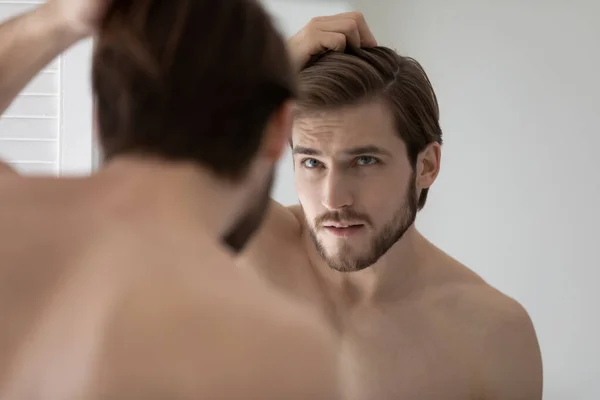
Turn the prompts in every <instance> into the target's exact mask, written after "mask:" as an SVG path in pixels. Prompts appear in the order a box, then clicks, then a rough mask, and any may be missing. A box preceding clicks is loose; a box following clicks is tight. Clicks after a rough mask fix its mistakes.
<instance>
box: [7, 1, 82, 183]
mask: <svg viewBox="0 0 600 400" xmlns="http://www.w3.org/2000/svg"><path fill="white" fill-rule="evenodd" d="M43 2H44V1H26V0H11V1H6V0H0V21H5V20H7V19H9V18H11V17H13V16H16V15H19V14H22V13H23V12H25V11H27V10H30V9H31V8H32V7H37V6H39V5H40V4H41V3H43ZM90 51H91V45H90V43H82V44H80V45H77V46H76V47H75V48H73V49H71V50H69V52H67V53H65V54H64V55H62V56H60V57H58V58H57V59H56V60H54V61H53V62H51V63H50V64H49V65H48V66H47V67H46V68H44V70H42V71H41V72H40V73H39V74H38V75H37V76H36V77H35V78H34V79H33V81H32V82H31V83H30V84H29V85H28V86H27V87H26V88H25V89H24V90H23V92H21V94H20V95H19V96H18V97H17V98H16V99H15V101H14V102H13V104H12V105H11V106H10V107H9V109H8V110H7V111H6V112H5V114H4V115H3V116H2V117H1V118H0V159H1V160H3V161H5V162H8V163H9V164H10V165H12V166H13V167H15V168H16V169H17V170H19V171H20V172H22V173H24V174H35V175H38V174H41V175H76V174H87V173H89V172H90V170H91V166H92V111H91V91H90V90H89V65H90Z"/></svg>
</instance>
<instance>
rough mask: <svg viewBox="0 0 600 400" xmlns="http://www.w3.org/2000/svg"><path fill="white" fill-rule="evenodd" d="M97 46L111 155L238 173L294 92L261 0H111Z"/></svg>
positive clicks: (103, 137) (105, 139)
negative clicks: (258, 1) (133, 155)
mask: <svg viewBox="0 0 600 400" xmlns="http://www.w3.org/2000/svg"><path fill="white" fill-rule="evenodd" d="M95 46H96V47H95V52H94V59H93V72H92V81H93V90H94V94H95V97H96V107H97V109H96V112H97V122H98V128H99V132H98V134H99V139H100V143H101V145H102V149H103V153H104V156H105V158H106V160H110V159H112V158H114V157H116V156H120V155H130V154H136V155H144V156H155V157H160V158H163V159H166V160H171V161H192V162H196V163H198V164H199V165H202V166H204V167H205V168H207V169H209V170H211V171H212V172H213V173H216V174H217V175H218V176H220V177H222V178H227V179H232V180H236V179H239V178H241V177H243V176H244V173H245V172H246V171H247V169H248V167H249V164H250V163H251V161H252V160H253V158H254V157H255V156H256V155H257V152H258V149H259V146H260V144H261V139H262V136H263V132H264V128H265V125H266V123H267V121H268V119H269V117H270V116H271V115H272V114H273V113H274V112H275V111H277V110H278V109H279V108H280V107H281V106H282V105H283V103H284V102H285V101H286V100H287V99H289V98H291V97H293V96H294V94H295V76H294V73H293V70H292V68H291V65H290V62H289V59H288V55H287V51H286V47H285V42H284V40H283V39H282V38H281V36H280V35H279V34H278V32H277V30H276V28H275V27H274V25H273V24H272V22H271V20H270V18H269V16H268V15H267V14H266V12H265V11H264V10H263V9H262V7H261V6H260V5H259V4H258V3H257V2H256V1H254V0H114V1H113V2H112V4H111V7H110V9H109V10H108V13H107V15H106V17H105V19H104V21H103V23H102V25H101V29H100V32H99V35H98V37H97V39H96V44H95Z"/></svg>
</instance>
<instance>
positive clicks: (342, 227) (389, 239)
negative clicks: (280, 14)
mask: <svg viewBox="0 0 600 400" xmlns="http://www.w3.org/2000/svg"><path fill="white" fill-rule="evenodd" d="M441 143H442V131H441V129H440V125H439V111H438V104H437V99H436V96H435V94H434V91H433V88H432V86H431V83H430V81H429V79H428V77H427V75H426V74H425V72H424V70H423V68H422V67H421V66H420V65H419V63H417V62H416V61H415V60H413V59H411V58H407V57H402V56H400V55H398V54H397V53H396V52H394V51H393V50H390V49H388V48H384V47H377V48H371V49H361V50H357V49H347V50H346V52H345V53H339V52H328V53H326V54H324V55H323V56H321V57H319V58H318V59H316V60H315V61H314V63H312V64H311V65H309V66H308V67H307V68H306V69H305V70H304V71H302V73H301V75H300V79H299V99H298V104H297V111H296V116H295V122H294V129H293V134H292V148H293V154H294V168H295V180H296V190H297V192H298V196H299V199H300V203H301V204H302V207H303V209H304V214H305V216H306V220H307V221H306V222H307V225H308V228H309V231H310V233H311V236H312V238H313V240H314V242H315V245H316V247H317V250H319V252H320V253H321V256H322V257H323V258H324V260H325V261H326V262H327V263H328V264H329V265H330V266H331V267H332V268H335V269H337V270H340V271H357V270H361V269H364V268H366V267H368V266H371V265H373V264H374V263H375V262H377V260H379V258H380V257H381V256H383V255H384V254H385V253H386V252H387V251H388V250H389V249H390V248H391V247H392V246H393V245H394V244H395V243H396V242H398V241H399V240H400V239H401V238H402V237H403V235H404V234H405V233H406V231H407V230H408V229H409V228H410V227H411V226H412V225H413V223H414V221H415V218H416V215H417V212H418V211H419V210H420V209H422V208H423V207H424V206H425V203H426V200H427V194H428V190H429V187H430V186H431V185H432V184H433V182H434V180H435V178H436V176H437V174H438V171H439V164H440V146H441Z"/></svg>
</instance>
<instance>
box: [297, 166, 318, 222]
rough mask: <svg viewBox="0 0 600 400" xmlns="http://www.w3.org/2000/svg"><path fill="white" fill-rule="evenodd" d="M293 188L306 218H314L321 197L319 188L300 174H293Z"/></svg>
mask: <svg viewBox="0 0 600 400" xmlns="http://www.w3.org/2000/svg"><path fill="white" fill-rule="evenodd" d="M295 187H296V194H297V195H298V200H299V201H300V204H301V205H302V209H303V210H304V214H305V215H306V216H307V218H309V219H311V218H314V217H315V216H316V215H317V214H318V213H319V209H320V208H319V207H320V204H321V197H320V192H319V186H318V185H316V184H315V182H314V181H312V180H310V179H307V178H306V177H305V176H302V174H298V173H296V174H295Z"/></svg>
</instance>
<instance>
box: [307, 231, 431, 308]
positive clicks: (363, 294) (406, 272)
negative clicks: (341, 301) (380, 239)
mask: <svg viewBox="0 0 600 400" xmlns="http://www.w3.org/2000/svg"><path fill="white" fill-rule="evenodd" d="M308 240H309V241H310V243H307V244H308V245H309V246H310V248H311V251H310V257H311V259H312V261H313V263H314V264H315V265H319V266H321V268H320V269H321V270H322V271H324V272H323V273H324V275H325V279H327V280H328V281H330V282H333V283H334V284H335V285H336V286H338V287H339V288H340V289H341V290H342V292H343V293H344V295H345V296H346V297H348V296H349V297H350V300H351V301H358V302H361V301H385V299H389V298H390V297H392V296H393V297H398V296H407V295H408V294H410V293H411V292H413V291H414V290H415V289H416V288H418V282H419V279H418V278H419V276H420V272H421V268H420V267H421V266H422V265H423V264H424V262H425V256H426V254H427V251H426V247H427V243H428V242H427V240H426V239H425V238H424V237H423V236H422V235H421V234H420V233H419V232H418V231H417V229H416V228H415V226H414V225H413V226H411V227H410V228H409V229H408V230H407V231H406V233H405V234H404V236H403V237H402V238H401V239H400V240H399V241H397V242H396V243H395V244H394V245H393V246H392V247H391V248H390V249H389V250H388V251H387V252H386V253H385V254H384V255H383V256H382V257H381V258H380V259H379V260H378V261H377V262H376V263H375V264H373V265H371V266H369V267H367V268H365V269H363V270H361V271H356V272H343V273H341V272H338V271H335V270H332V269H331V268H329V267H328V266H327V265H326V264H325V263H324V262H323V261H322V259H321V258H320V256H319V255H318V253H317V251H316V249H315V247H314V244H313V243H312V240H311V239H310V238H308Z"/></svg>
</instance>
